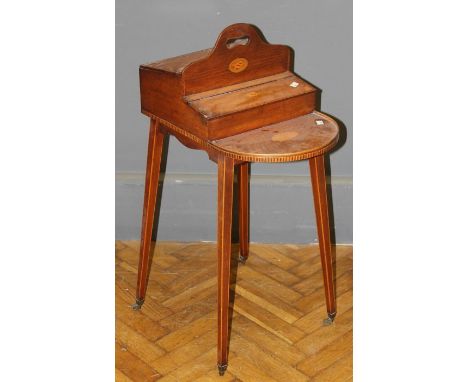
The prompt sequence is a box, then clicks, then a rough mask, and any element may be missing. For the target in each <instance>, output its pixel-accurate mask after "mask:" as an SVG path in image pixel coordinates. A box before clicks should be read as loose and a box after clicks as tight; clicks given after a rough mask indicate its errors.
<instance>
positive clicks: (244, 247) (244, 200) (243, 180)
mask: <svg viewBox="0 0 468 382" xmlns="http://www.w3.org/2000/svg"><path fill="white" fill-rule="evenodd" d="M239 244H240V245H239V247H240V255H239V261H240V262H242V263H244V264H245V262H246V261H247V258H248V257H249V163H248V162H246V163H242V164H241V165H240V166H239Z"/></svg>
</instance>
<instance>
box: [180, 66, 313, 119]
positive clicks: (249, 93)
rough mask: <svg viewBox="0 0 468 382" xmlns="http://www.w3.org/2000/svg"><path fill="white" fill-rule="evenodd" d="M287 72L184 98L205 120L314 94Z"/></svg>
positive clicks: (311, 89)
mask: <svg viewBox="0 0 468 382" xmlns="http://www.w3.org/2000/svg"><path fill="white" fill-rule="evenodd" d="M315 91H316V89H315V88H314V87H313V86H312V85H310V84H309V83H307V82H305V81H304V80H302V79H301V78H299V77H298V76H296V75H295V74H294V73H291V72H289V71H286V72H283V73H280V74H275V75H273V76H268V77H263V78H258V79H255V80H252V81H247V82H243V83H240V84H236V85H231V86H226V87H222V88H218V89H213V90H209V91H206V92H202V93H196V94H192V95H189V96H186V97H184V99H185V101H186V102H187V103H188V104H189V105H190V106H191V107H193V108H194V109H195V110H196V111H198V112H199V113H200V114H201V115H203V117H204V118H206V119H214V118H220V117H223V116H225V115H228V114H233V113H238V112H242V111H244V110H248V109H253V108H256V107H259V106H262V105H265V104H269V103H274V102H281V101H282V100H286V99H288V98H292V97H297V96H301V95H303V94H307V93H312V92H315Z"/></svg>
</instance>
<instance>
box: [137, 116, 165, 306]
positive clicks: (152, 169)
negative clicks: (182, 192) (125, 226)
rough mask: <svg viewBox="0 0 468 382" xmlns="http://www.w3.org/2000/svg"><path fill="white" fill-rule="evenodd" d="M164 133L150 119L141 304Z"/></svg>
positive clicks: (138, 300)
mask: <svg viewBox="0 0 468 382" xmlns="http://www.w3.org/2000/svg"><path fill="white" fill-rule="evenodd" d="M163 142H164V134H163V133H162V132H161V131H160V129H159V122H158V121H157V120H155V119H152V120H151V124H150V132H149V139H148V155H147V162H146V181H145V196H144V201H143V217H142V223H141V244H140V261H139V264H138V281H137V292H136V300H137V305H139V306H141V305H142V304H143V301H144V300H145V294H146V286H147V282H148V270H149V259H150V247H151V233H152V230H153V221H154V212H155V207H156V198H157V193H158V183H159V173H160V169H161V156H162V148H163Z"/></svg>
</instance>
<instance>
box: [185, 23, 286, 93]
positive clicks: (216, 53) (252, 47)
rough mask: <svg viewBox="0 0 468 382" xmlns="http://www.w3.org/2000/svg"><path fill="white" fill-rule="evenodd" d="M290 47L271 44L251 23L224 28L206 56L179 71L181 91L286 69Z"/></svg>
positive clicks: (250, 78) (196, 91) (194, 89)
mask: <svg viewBox="0 0 468 382" xmlns="http://www.w3.org/2000/svg"><path fill="white" fill-rule="evenodd" d="M290 56H291V48H289V47H288V46H286V45H272V44H269V43H268V42H266V41H265V39H264V38H263V37H262V34H261V32H260V31H259V30H258V29H257V28H256V27H255V26H253V25H251V24H233V25H231V26H229V27H227V28H226V29H224V30H223V31H222V32H221V34H220V35H219V37H218V40H217V41H216V44H215V46H214V48H213V49H212V50H211V53H210V54H209V56H208V57H206V58H203V59H201V60H199V61H195V62H193V63H191V64H190V65H188V66H187V67H186V68H185V69H184V70H183V71H182V77H183V80H184V86H185V95H190V94H194V93H199V92H203V91H206V90H211V89H216V88H221V87H224V86H228V85H233V84H237V83H241V82H245V81H250V80H254V79H257V78H261V77H266V76H270V75H274V74H278V73H282V72H285V71H287V70H289V69H290Z"/></svg>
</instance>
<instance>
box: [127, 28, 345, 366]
mask: <svg viewBox="0 0 468 382" xmlns="http://www.w3.org/2000/svg"><path fill="white" fill-rule="evenodd" d="M290 69H291V50H290V48H289V47H286V46H283V45H271V44H268V43H267V42H266V41H265V40H264V38H263V36H262V35H261V32H260V31H259V30H258V29H257V28H255V27H254V26H252V25H249V24H234V25H231V26H230V27H228V28H226V29H225V30H224V31H223V32H222V33H221V34H220V36H219V38H218V40H217V42H216V44H215V47H214V48H213V49H208V50H204V51H199V52H194V53H190V54H188V55H184V56H179V57H175V58H171V59H167V60H163V61H159V62H155V63H151V64H146V65H142V66H141V67H140V85H141V101H142V112H143V113H144V114H146V115H148V116H149V117H150V119H151V123H150V133H149V142H148V159H147V168H146V184H145V196H144V205H143V219H142V234H141V247H140V260H139V268H138V285H137V292H136V303H135V305H134V306H133V308H134V309H140V308H141V306H142V304H143V302H144V299H145V293H146V287H147V282H148V274H149V259H150V256H149V252H150V244H151V233H152V229H153V220H154V213H155V208H156V199H157V196H158V195H157V191H158V182H159V175H160V165H161V157H162V148H163V141H164V136H165V135H166V134H170V135H172V136H175V137H176V138H177V139H178V140H179V141H180V142H182V143H183V144H184V145H185V146H187V147H189V148H192V149H197V150H204V151H206V153H207V154H208V157H209V158H210V159H211V160H212V161H214V162H216V163H217V165H218V237H217V239H218V369H219V373H220V375H223V374H224V372H225V370H226V368H227V358H228V307H229V275H230V260H231V227H232V213H233V211H232V210H233V187H234V168H235V166H239V240H240V255H239V260H240V261H241V262H242V263H245V262H246V260H247V258H248V256H249V164H250V163H251V162H268V163H276V162H278V163H279V162H291V161H298V160H305V159H307V160H309V164H310V176H311V182H312V188H313V195H314V206H315V214H316V219H317V232H318V238H319V245H320V256H321V261H322V270H323V278H324V285H325V298H326V305H327V312H328V318H327V320H326V321H325V322H326V323H327V324H331V323H332V322H333V319H334V318H335V315H336V308H335V291H334V286H333V272H332V258H331V243H330V227H329V217H328V203H327V192H326V178H325V167H324V155H325V154H326V153H327V152H329V151H330V150H331V149H332V148H333V146H334V145H335V144H336V143H337V141H338V131H339V129H338V125H337V123H336V122H335V121H334V120H333V119H332V118H331V117H329V116H328V115H325V114H323V113H320V112H318V111H316V110H315V107H316V93H317V89H315V88H314V87H313V86H312V85H310V84H309V83H307V82H306V81H304V80H303V79H302V78H300V77H298V76H297V75H295V74H294V73H293V72H292V71H290Z"/></svg>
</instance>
